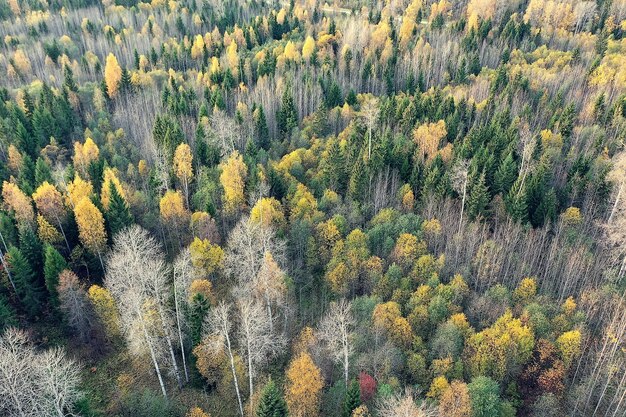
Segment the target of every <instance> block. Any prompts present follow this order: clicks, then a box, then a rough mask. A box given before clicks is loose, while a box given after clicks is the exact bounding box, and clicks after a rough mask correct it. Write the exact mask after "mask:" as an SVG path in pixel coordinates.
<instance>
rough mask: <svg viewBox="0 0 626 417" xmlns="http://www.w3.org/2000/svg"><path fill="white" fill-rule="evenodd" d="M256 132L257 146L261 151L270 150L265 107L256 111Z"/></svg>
mask: <svg viewBox="0 0 626 417" xmlns="http://www.w3.org/2000/svg"><path fill="white" fill-rule="evenodd" d="M254 130H255V132H256V134H257V145H258V146H259V148H261V149H265V150H268V149H269V148H270V145H271V142H270V131H269V129H268V128H267V119H266V118H265V112H264V111H263V106H259V107H257V109H256V110H255V111H254Z"/></svg>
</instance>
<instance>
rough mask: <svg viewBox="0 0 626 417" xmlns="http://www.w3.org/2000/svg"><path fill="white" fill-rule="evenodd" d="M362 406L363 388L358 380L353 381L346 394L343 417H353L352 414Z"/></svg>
mask: <svg viewBox="0 0 626 417" xmlns="http://www.w3.org/2000/svg"><path fill="white" fill-rule="evenodd" d="M360 405H361V388H360V387H359V383H358V382H357V381H356V380H353V381H352V383H351V384H350V387H349V388H348V391H347V392H346V399H345V400H344V403H343V414H342V416H343V417H351V416H352V412H353V411H354V410H356V409H357V408H358V407H359V406H360Z"/></svg>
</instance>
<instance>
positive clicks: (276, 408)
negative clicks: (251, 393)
mask: <svg viewBox="0 0 626 417" xmlns="http://www.w3.org/2000/svg"><path fill="white" fill-rule="evenodd" d="M256 415H257V417H287V415H288V414H287V403H285V400H284V399H283V397H282V395H281V394H280V392H279V391H278V388H276V384H275V383H274V381H272V380H270V381H269V382H268V383H267V384H266V385H265V387H264V388H263V392H262V393H261V400H260V401H259V406H258V407H257V410H256Z"/></svg>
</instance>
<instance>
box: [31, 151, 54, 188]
mask: <svg viewBox="0 0 626 417" xmlns="http://www.w3.org/2000/svg"><path fill="white" fill-rule="evenodd" d="M46 181H47V182H49V183H51V184H52V183H53V181H52V173H51V172H50V166H49V165H48V163H47V162H46V160H45V159H43V158H42V157H39V158H37V162H36V163H35V186H39V185H41V184H42V183H44V182H46Z"/></svg>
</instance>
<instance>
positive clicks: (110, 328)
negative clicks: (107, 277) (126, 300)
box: [89, 285, 120, 337]
mask: <svg viewBox="0 0 626 417" xmlns="http://www.w3.org/2000/svg"><path fill="white" fill-rule="evenodd" d="M89 300H90V301H91V304H92V305H93V308H94V311H95V312H96V315H97V316H98V319H99V320H100V323H102V325H103V326H104V328H105V329H106V331H107V334H108V335H109V336H110V337H113V336H116V335H118V334H119V332H120V317H119V313H118V311H117V306H116V305H115V300H114V299H113V296H112V295H111V293H110V292H109V290H107V289H106V288H103V287H100V286H98V285H92V286H91V287H89Z"/></svg>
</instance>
